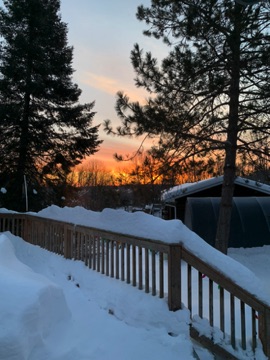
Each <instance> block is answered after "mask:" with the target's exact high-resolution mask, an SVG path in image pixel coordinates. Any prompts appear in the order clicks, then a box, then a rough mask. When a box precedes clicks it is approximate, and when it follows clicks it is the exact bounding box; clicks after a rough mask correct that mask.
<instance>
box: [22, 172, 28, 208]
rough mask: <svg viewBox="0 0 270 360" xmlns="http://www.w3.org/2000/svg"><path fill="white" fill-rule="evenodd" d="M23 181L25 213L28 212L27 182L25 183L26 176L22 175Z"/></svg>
mask: <svg viewBox="0 0 270 360" xmlns="http://www.w3.org/2000/svg"><path fill="white" fill-rule="evenodd" d="M23 179H24V192H25V211H26V212H27V211H28V194H27V182H26V176H25V175H23Z"/></svg>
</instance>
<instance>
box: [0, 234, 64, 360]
mask: <svg viewBox="0 0 270 360" xmlns="http://www.w3.org/2000/svg"><path fill="white" fill-rule="evenodd" d="M0 288H1V307H0V344H1V345H0V359H5V360H18V359H20V360H24V359H29V358H30V354H34V353H35V351H36V350H37V348H40V347H42V345H43V344H44V343H45V342H46V338H47V337H48V336H49V335H50V334H51V332H52V330H54V331H56V330H57V329H58V327H59V324H61V323H63V322H64V323H65V324H68V321H69V319H70V313H69V310H68V308H67V305H66V301H65V297H64V295H63V291H62V289H61V288H60V287H58V286H57V285H55V284H54V283H53V282H51V281H50V280H48V279H47V278H45V277H44V276H42V275H38V274H36V273H35V272H33V271H32V270H31V269H30V268H29V267H28V266H26V265H24V264H23V263H21V262H20V261H19V260H18V259H17V257H16V256H15V254H14V247H13V245H12V243H11V242H10V240H9V238H8V237H7V236H6V235H5V234H2V235H0ZM7 354H8V358H7V357H6V356H7Z"/></svg>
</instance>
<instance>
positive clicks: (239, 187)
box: [162, 176, 270, 247]
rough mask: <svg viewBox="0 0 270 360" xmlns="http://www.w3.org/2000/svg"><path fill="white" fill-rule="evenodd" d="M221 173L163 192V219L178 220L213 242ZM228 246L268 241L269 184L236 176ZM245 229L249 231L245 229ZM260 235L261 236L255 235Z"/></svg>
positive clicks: (244, 245)
mask: <svg viewBox="0 0 270 360" xmlns="http://www.w3.org/2000/svg"><path fill="white" fill-rule="evenodd" d="M222 183H223V176H219V177H215V178H211V179H207V180H202V181H199V182H196V183H186V184H183V185H179V186H176V187H173V188H171V189H169V190H166V191H164V192H163V193H162V201H163V217H164V219H180V220H182V221H183V222H184V223H185V224H186V225H187V226H188V227H189V228H190V229H191V230H193V231H194V232H196V233H197V234H198V235H200V236H201V237H202V238H203V239H205V240H206V241H207V242H208V243H209V244H211V245H214V239H215V231H216V226H217V219H218V212H219V204H220V196H221V190H222ZM234 184H235V188H234V200H233V213H232V226H231V235H230V242H229V246H230V247H242V246H243V247H253V246H262V245H266V244H270V186H269V185H267V184H263V183H260V182H258V181H254V180H249V179H245V178H242V177H237V178H236V179H235V182H234ZM247 229H248V230H247ZM257 234H260V238H259V237H258V236H257Z"/></svg>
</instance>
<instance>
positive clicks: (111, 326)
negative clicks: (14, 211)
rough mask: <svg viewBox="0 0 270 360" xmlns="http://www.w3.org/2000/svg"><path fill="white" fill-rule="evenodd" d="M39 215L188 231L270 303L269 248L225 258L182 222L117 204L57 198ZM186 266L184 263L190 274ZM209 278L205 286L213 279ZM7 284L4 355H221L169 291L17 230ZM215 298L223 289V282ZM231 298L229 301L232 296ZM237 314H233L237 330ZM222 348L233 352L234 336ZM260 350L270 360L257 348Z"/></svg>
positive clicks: (63, 358) (4, 240)
mask: <svg viewBox="0 0 270 360" xmlns="http://www.w3.org/2000/svg"><path fill="white" fill-rule="evenodd" d="M1 212H6V210H4V209H1ZM33 215H35V214H33ZM37 215H38V216H42V217H45V218H51V219H61V220H63V221H67V222H72V223H75V224H88V226H91V225H92V223H94V224H95V225H96V227H100V228H104V227H105V228H110V229H111V230H112V231H118V232H126V233H131V234H134V232H135V233H138V232H139V235H142V234H143V235H144V236H146V237H153V236H154V237H157V238H160V237H161V238H163V239H164V241H165V242H167V241H169V239H172V241H173V242H174V241H177V239H179V230H181V238H182V239H183V240H182V243H183V244H184V246H187V247H189V248H190V249H192V248H193V250H194V253H196V254H197V255H201V258H202V259H208V261H209V262H210V263H212V265H213V266H214V267H215V268H216V269H218V270H220V271H221V272H222V273H224V272H225V273H226V274H227V275H228V277H230V278H232V279H234V280H235V281H236V282H238V283H241V285H242V287H243V288H245V289H247V290H248V291H251V292H252V293H253V292H254V291H255V294H256V296H257V297H258V298H261V299H265V301H266V302H267V304H268V303H269V293H270V292H269V291H270V288H269V276H268V274H269V271H270V263H269V256H270V246H264V247H261V248H253V249H230V250H229V255H230V256H225V255H224V254H221V253H219V252H217V250H215V249H214V248H212V247H211V246H210V245H208V244H207V243H205V242H204V241H203V240H202V239H200V238H199V237H198V236H197V235H196V234H194V233H192V232H191V231H190V230H188V229H187V228H186V227H185V226H184V225H183V224H182V223H181V222H180V221H179V220H177V221H175V220H172V221H165V220H163V219H160V218H156V217H154V216H151V215H148V214H145V213H127V212H125V211H122V210H113V209H105V210H103V212H101V213H96V212H93V211H90V210H86V209H84V208H81V207H76V208H59V207H57V206H50V207H48V208H46V209H44V210H42V211H41V212H39V213H38V214H37ZM116 219H118V221H115V220H116ZM134 224H135V225H136V226H134ZM176 230H177V231H176ZM156 262H157V264H158V261H156ZM157 266H158V265H157ZM165 266H166V261H165ZM185 271H186V266H184V264H183V267H182V272H183V278H185V277H186V275H187V274H186V273H184V272H185ZM165 278H166V277H165ZM192 278H193V279H195V278H196V279H197V277H195V276H193V277H192ZM196 279H195V280H194V284H196ZM215 285H216V284H215ZM192 286H193V285H192ZM203 286H204V291H206V293H207V287H208V281H207V279H206V278H204V280H203ZM0 287H1V297H0V324H1V326H0V358H1V360H18V359H20V360H37V359H38V360H48V359H50V360H73V359H79V360H89V359H91V360H112V359H117V360H126V359H130V360H139V359H146V360H148V359H149V360H150V359H151V360H164V359H170V360H174V359H175V360H189V359H194V358H195V357H194V352H193V351H194V350H195V351H196V353H197V354H198V355H199V358H200V360H214V358H213V356H212V355H211V354H210V353H209V352H208V351H207V350H205V349H203V348H201V347H200V346H198V344H195V343H194V342H193V341H191V339H190V337H189V313H188V311H187V309H183V310H178V311H176V312H170V311H169V310H168V306H167V303H166V298H164V299H160V298H159V297H158V296H152V295H150V294H146V293H145V292H144V291H140V290H138V289H137V288H136V287H133V286H131V285H130V284H126V283H125V282H123V281H120V280H116V279H113V278H110V277H106V276H105V275H102V274H100V273H97V272H95V271H93V270H89V269H88V267H86V266H85V265H84V263H83V262H80V261H74V260H67V259H64V258H63V257H62V256H59V255H56V254H53V253H50V252H49V251H46V250H43V249H41V248H40V247H38V246H34V245H31V244H28V243H26V242H24V241H23V240H22V239H21V238H19V237H16V236H13V235H12V234H10V233H0ZM165 288H166V287H165ZM184 289H185V287H184V288H183V294H182V295H183V299H184V298H186V293H185V291H184ZM215 296H217V297H219V289H218V287H217V286H215V287H214V297H215ZM18 299H19V301H18ZM215 300H216V298H215ZM225 300H226V301H228V304H229V301H230V299H229V296H228V299H225ZM214 303H215V301H214ZM228 304H227V303H226V304H225V305H226V308H227V306H228V307H229V305H228ZM206 305H207V304H206ZM239 313H240V312H239ZM237 314H238V313H237ZM214 318H215V319H216V318H217V316H216V314H215V316H214ZM239 318H240V316H236V325H237V326H236V337H237V335H238V334H239V333H240V327H239V322H238V321H239ZM250 318H251V317H250ZM227 320H228V319H227ZM249 320H250V319H249ZM196 321H197V320H195V319H194V324H196ZM228 323H229V321H228V322H227V321H226V322H225V324H228ZM198 324H199V325H200V331H201V333H202V334H207V333H208V331H209V329H208V327H207V326H206V325H205V324H206V323H205V322H203V321H202V322H201V323H198ZM198 324H197V325H198ZM250 326H251V324H250V321H249V322H248V321H247V327H250ZM212 335H213V334H212ZM248 339H249V338H248ZM224 346H225V347H226V348H227V349H228V350H230V351H232V348H231V347H230V346H229V345H228V344H225V345H224ZM249 348H250V342H249V341H248V349H249ZM248 349H247V351H246V352H243V351H241V350H238V352H237V354H236V357H237V358H239V359H243V360H244V359H246V360H251V359H254V354H251V352H250V350H248ZM255 357H256V359H260V360H266V358H265V356H263V354H262V351H261V349H260V346H259V347H258V350H257V352H256V355H255Z"/></svg>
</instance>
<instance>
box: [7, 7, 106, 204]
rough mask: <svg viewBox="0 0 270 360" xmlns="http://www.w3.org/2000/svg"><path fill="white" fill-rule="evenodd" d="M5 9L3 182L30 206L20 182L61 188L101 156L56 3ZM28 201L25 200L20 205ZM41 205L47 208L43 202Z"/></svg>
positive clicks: (14, 200) (12, 200)
mask: <svg viewBox="0 0 270 360" xmlns="http://www.w3.org/2000/svg"><path fill="white" fill-rule="evenodd" d="M3 3H4V6H3V7H2V8H1V9H0V35H1V48H0V164H1V165H0V183H1V186H3V187H5V188H6V189H7V190H8V192H7V199H8V202H7V206H9V207H10V208H12V209H16V210H22V209H25V206H24V205H22V204H23V203H24V200H23V183H24V179H26V180H27V182H28V183H29V185H31V184H32V185H33V186H34V187H35V188H37V187H40V186H42V185H43V187H44V186H48V185H53V184H56V183H57V184H59V182H60V183H61V182H62V181H64V179H65V178H66V175H67V174H68V173H69V171H70V169H71V167H73V166H74V165H76V164H78V163H80V162H81V160H82V159H83V158H84V157H85V156H86V155H90V154H93V153H94V152H96V151H97V148H98V145H99V144H100V143H101V141H100V140H98V127H94V126H92V120H93V116H94V112H93V111H92V110H93V106H94V103H93V102H92V103H88V104H80V103H79V96H80V94H81V90H80V89H79V88H78V86H77V84H74V83H73V81H72V75H73V72H74V70H73V68H72V59H73V48H72V47H70V46H69V45H68V40H67V32H68V30H67V24H65V23H64V22H63V21H62V20H61V16H60V12H59V11H60V1H59V0H27V1H25V0H5V1H3ZM22 201H23V203H22ZM43 205H44V204H43Z"/></svg>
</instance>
